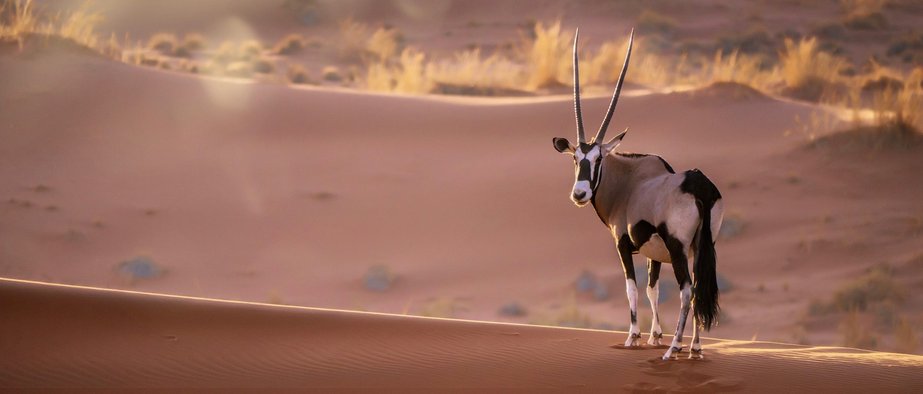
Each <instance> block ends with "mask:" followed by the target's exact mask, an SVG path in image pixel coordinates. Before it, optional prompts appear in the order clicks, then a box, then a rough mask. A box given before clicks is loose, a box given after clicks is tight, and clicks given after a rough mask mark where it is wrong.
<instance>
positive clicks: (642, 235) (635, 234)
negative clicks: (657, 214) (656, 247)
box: [629, 220, 657, 249]
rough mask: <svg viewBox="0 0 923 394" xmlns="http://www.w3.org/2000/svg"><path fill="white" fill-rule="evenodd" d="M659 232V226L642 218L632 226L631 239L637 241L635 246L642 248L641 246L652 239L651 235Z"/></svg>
mask: <svg viewBox="0 0 923 394" xmlns="http://www.w3.org/2000/svg"><path fill="white" fill-rule="evenodd" d="M655 233H657V228H656V227H654V225H653V224H650V223H648V222H647V221H644V220H641V221H639V222H638V223H635V225H634V226H631V229H630V230H629V234H631V239H632V241H634V243H635V247H636V248H638V249H640V248H641V246H644V244H646V243H647V241H650V239H651V235H654V234H655Z"/></svg>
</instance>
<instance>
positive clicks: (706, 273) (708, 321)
mask: <svg viewBox="0 0 923 394" xmlns="http://www.w3.org/2000/svg"><path fill="white" fill-rule="evenodd" d="M699 174H701V173H699ZM701 177H702V178H704V179H705V182H707V185H708V186H710V187H706V188H705V189H706V190H708V189H711V190H709V191H713V193H703V195H700V196H697V197H699V198H696V202H695V203H696V206H697V207H698V208H699V218H700V221H701V227H699V231H698V234H697V237H696V238H697V239H698V245H696V248H695V251H696V252H695V260H694V261H693V263H692V271H693V274H694V275H695V280H694V281H693V283H692V313H694V314H695V317H696V320H698V322H699V324H701V325H702V328H704V329H705V330H706V331H708V330H710V329H711V326H712V325H713V324H716V323H717V321H718V314H719V313H720V312H721V307H720V306H719V305H718V269H717V254H716V253H715V241H714V236H713V234H712V231H711V230H712V228H711V227H712V220H711V215H712V208H714V206H715V202H716V201H717V200H718V199H720V198H721V194H720V193H719V192H718V189H717V188H715V186H714V184H712V183H711V181H708V180H707V178H705V176H704V175H701ZM703 197H704V198H703Z"/></svg>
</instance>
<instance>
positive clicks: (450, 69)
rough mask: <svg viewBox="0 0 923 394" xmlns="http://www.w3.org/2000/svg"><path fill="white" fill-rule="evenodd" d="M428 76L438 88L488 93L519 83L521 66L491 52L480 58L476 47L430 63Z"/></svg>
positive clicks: (514, 86)
mask: <svg viewBox="0 0 923 394" xmlns="http://www.w3.org/2000/svg"><path fill="white" fill-rule="evenodd" d="M429 67H430V68H429V70H430V77H431V79H432V80H433V82H434V83H435V84H437V85H439V86H440V90H443V91H445V90H449V89H452V88H454V89H455V91H454V92H455V93H458V92H463V91H466V90H467V91H471V92H488V91H497V90H499V89H506V90H514V89H516V88H518V86H520V85H521V83H522V67H520V66H519V65H517V64H515V63H514V62H513V61H511V60H509V59H508V58H506V57H504V56H501V55H499V54H496V53H495V54H493V55H491V56H488V57H486V58H484V57H483V56H482V55H481V50H480V49H472V50H468V51H463V52H459V53H456V54H455V56H454V57H453V58H452V59H450V60H443V61H439V62H436V63H432V64H430V66H429Z"/></svg>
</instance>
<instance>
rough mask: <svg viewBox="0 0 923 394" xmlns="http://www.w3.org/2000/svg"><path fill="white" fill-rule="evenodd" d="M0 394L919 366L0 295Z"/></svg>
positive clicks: (833, 380) (630, 386)
mask: <svg viewBox="0 0 923 394" xmlns="http://www.w3.org/2000/svg"><path fill="white" fill-rule="evenodd" d="M0 309H2V310H3V323H2V324H0V337H2V338H4V340H3V341H2V342H0V351H2V353H3V355H4V356H3V357H2V358H0V386H2V387H5V388H11V389H15V388H22V387H46V388H53V387H69V388H99V387H105V388H109V389H120V388H155V389H156V388H160V389H163V388H170V387H196V388H237V389H256V388H267V387H275V388H313V389H316V390H318V391H328V390H331V389H358V388H368V389H375V390H376V391H394V392H408V391H419V392H425V391H427V390H428V389H429V390H431V389H433V388H436V387H438V388H440V389H439V390H440V391H442V390H455V389H458V390H464V389H476V388H494V389H496V388H503V389H521V390H522V389H529V390H537V389H541V390H549V391H568V392H581V391H596V390H599V389H626V390H634V391H638V392H658V391H664V390H680V391H701V392H778V391H779V390H787V391H796V392H807V391H817V390H822V391H827V392H867V391H868V390H870V389H873V388H874V390H882V391H896V392H897V391H903V392H909V391H915V390H919V389H920V388H923V377H921V376H920V373H919V372H920V370H921V368H923V357H920V356H910V355H900V354H891V353H876V352H868V351H862V350H856V349H847V348H831V347H805V346H795V345H785V344H778V343H769V342H745V341H721V340H709V341H707V342H706V349H707V358H706V359H705V360H702V361H691V360H686V359H680V360H676V361H671V362H664V361H662V360H660V359H659V358H658V357H659V356H660V355H661V350H642V351H626V350H617V349H613V348H611V347H610V345H611V344H612V343H613V342H615V341H616V340H617V339H620V338H621V335H622V334H621V333H619V334H616V333H612V332H604V331H592V330H579V329H563V328H549V327H538V326H523V325H513V324H501V323H485V322H473V321H461V320H445V319H432V318H418V317H410V316H400V315H387V314H375V313H363V312H349V311H339V310H329V309H313V308H301V307H285V306H274V305H267V304H254V303H241V302H233V301H222V300H211V299H197V298H186V297H177V296H168V295H159V294H149V293H135V292H125V291H117V290H107V289H96V288H87V287H74V286H64V285H53V284H46V283H38V282H26V281H18V280H10V279H0Z"/></svg>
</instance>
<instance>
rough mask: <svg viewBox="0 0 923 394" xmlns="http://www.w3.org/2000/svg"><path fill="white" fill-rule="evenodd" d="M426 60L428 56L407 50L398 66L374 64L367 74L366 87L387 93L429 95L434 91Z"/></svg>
mask: <svg viewBox="0 0 923 394" xmlns="http://www.w3.org/2000/svg"><path fill="white" fill-rule="evenodd" d="M425 60H426V56H425V55H424V54H423V53H422V52H420V51H417V50H415V49H413V48H406V49H404V51H402V52H401V56H400V59H399V60H398V62H397V63H396V64H393V65H391V64H388V63H385V62H378V63H373V64H371V65H369V68H368V71H367V73H366V79H365V82H366V87H367V88H368V89H370V90H377V91H385V92H400V93H416V94H425V93H429V92H430V91H432V89H433V82H432V79H431V78H430V77H429V71H428V67H427V66H426V62H425Z"/></svg>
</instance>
